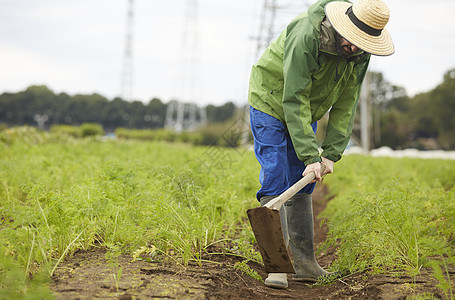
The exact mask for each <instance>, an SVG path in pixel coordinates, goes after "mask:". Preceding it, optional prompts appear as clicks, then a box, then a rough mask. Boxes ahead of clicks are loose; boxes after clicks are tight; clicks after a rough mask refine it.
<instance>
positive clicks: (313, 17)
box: [308, 0, 351, 32]
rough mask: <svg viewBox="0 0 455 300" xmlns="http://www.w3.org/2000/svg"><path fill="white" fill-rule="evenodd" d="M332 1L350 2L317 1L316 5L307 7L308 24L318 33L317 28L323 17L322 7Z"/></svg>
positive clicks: (344, 0)
mask: <svg viewBox="0 0 455 300" xmlns="http://www.w3.org/2000/svg"><path fill="white" fill-rule="evenodd" d="M333 1H343V2H348V3H351V2H350V1H347V0H319V1H317V2H316V3H314V4H312V5H310V7H308V18H309V19H310V22H311V24H312V25H313V27H314V28H316V30H317V31H318V32H319V31H320V28H319V27H320V25H321V22H322V20H323V19H324V17H325V12H324V7H325V5H326V4H327V3H329V2H333Z"/></svg>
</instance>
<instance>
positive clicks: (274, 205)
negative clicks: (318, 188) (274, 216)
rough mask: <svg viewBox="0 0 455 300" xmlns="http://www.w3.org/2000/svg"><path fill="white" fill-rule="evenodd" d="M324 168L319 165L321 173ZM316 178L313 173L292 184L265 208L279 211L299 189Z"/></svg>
mask: <svg viewBox="0 0 455 300" xmlns="http://www.w3.org/2000/svg"><path fill="white" fill-rule="evenodd" d="M324 170H325V167H324V165H323V164H321V173H322V172H324ZM315 178H316V175H315V174H314V172H311V173H309V174H307V175H305V176H304V177H303V178H302V179H300V180H299V181H297V182H296V183H294V185H292V186H291V187H290V188H288V189H287V190H286V191H284V192H283V193H282V194H281V195H279V196H278V197H276V198H274V199H272V200H270V201H269V202H268V203H267V204H266V205H264V206H266V207H268V208H271V209H276V210H280V208H281V206H283V204H284V203H285V202H286V201H288V200H289V199H291V197H292V196H294V195H295V194H297V193H298V192H299V191H300V190H301V189H303V188H304V187H305V186H306V185H307V184H309V183H310V182H311V181H313V180H314V179H315Z"/></svg>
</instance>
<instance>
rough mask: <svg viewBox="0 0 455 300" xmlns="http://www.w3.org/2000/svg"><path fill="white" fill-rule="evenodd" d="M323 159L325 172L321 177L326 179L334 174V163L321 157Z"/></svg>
mask: <svg viewBox="0 0 455 300" xmlns="http://www.w3.org/2000/svg"><path fill="white" fill-rule="evenodd" d="M321 158H322V162H321V163H322V164H323V165H324V167H325V168H324V171H323V172H322V174H321V177H324V176H325V175H327V174H330V173H333V165H334V162H333V161H332V160H330V159H328V158H325V157H321Z"/></svg>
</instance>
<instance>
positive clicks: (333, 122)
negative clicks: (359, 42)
mask: <svg viewBox="0 0 455 300" xmlns="http://www.w3.org/2000/svg"><path fill="white" fill-rule="evenodd" d="M369 58H370V55H369V54H368V55H366V56H365V57H364V58H362V61H361V62H359V64H358V65H357V66H356V67H357V72H353V73H352V75H351V76H350V78H349V81H348V84H347V86H346V88H345V89H344V91H343V93H342V94H341V96H340V99H339V100H338V101H337V102H336V103H335V104H334V105H333V106H332V109H331V110H330V112H329V123H328V125H327V133H326V138H325V140H324V142H323V143H322V146H321V147H322V149H323V152H322V154H321V155H322V156H323V157H326V158H328V159H330V160H332V161H335V162H336V161H338V160H340V159H341V156H342V154H343V152H344V150H345V149H346V146H347V145H348V142H349V139H350V137H351V133H352V127H353V125H354V119H355V113H356V110H357V105H358V103H359V98H360V90H361V87H362V83H363V79H364V78H365V74H366V71H367V68H368V63H369Z"/></svg>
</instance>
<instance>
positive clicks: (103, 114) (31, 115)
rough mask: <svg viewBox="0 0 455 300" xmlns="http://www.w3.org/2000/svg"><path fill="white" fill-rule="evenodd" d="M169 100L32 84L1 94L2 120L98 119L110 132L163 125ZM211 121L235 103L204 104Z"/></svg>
mask: <svg viewBox="0 0 455 300" xmlns="http://www.w3.org/2000/svg"><path fill="white" fill-rule="evenodd" d="M167 106H168V104H166V103H163V102H162V101H161V100H160V99H157V98H153V99H151V100H150V101H149V102H148V103H147V104H144V103H143V102H140V101H133V102H128V101H125V100H123V99H121V98H115V99H113V100H112V101H110V100H109V99H107V98H105V97H103V96H102V95H99V94H92V95H74V96H70V95H68V94H66V93H60V94H55V93H54V92H53V91H52V90H50V89H49V88H48V87H47V86H30V87H28V88H27V89H26V90H25V91H22V92H18V93H3V94H2V95H0V123H3V124H5V125H6V126H18V125H19V126H20V125H29V126H39V127H41V128H42V129H49V128H50V127H51V126H52V125H60V124H64V125H74V126H79V125H82V124H84V123H97V124H100V125H101V126H103V128H104V130H106V131H107V132H113V131H114V130H115V129H116V128H128V129H158V128H163V127H164V124H165V119H166V111H167ZM205 110H206V114H207V121H208V122H225V121H227V120H229V119H231V118H232V117H233V115H234V113H235V110H236V107H235V105H234V103H232V102H228V103H226V104H223V105H221V106H215V105H207V106H206V107H205Z"/></svg>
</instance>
